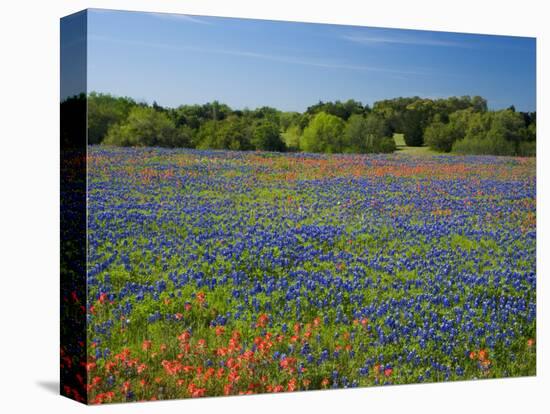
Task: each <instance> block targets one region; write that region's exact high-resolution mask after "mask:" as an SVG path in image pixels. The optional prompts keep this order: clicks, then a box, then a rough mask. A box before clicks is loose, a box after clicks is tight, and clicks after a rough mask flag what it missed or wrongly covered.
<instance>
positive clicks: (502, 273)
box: [67, 147, 536, 404]
mask: <svg viewBox="0 0 550 414" xmlns="http://www.w3.org/2000/svg"><path fill="white" fill-rule="evenodd" d="M88 165H89V169H88V203H89V204H88V263H87V283H88V297H87V303H85V305H86V306H85V308H83V309H84V311H85V312H86V316H87V321H88V324H87V327H88V332H87V338H88V346H87V349H88V358H87V361H86V367H85V368H86V372H87V380H86V383H87V386H86V388H87V392H88V396H89V401H91V402H93V403H98V404H100V403H107V402H117V401H142V400H155V399H169V398H184V397H202V396H215V395H238V394H251V393H264V392H283V391H285V392H288V391H298V390H311V389H326V388H342V387H357V386H369V385H383V384H404V383H415V382H428V381H448V380H464V379H473V378H495V377H507V376H524V375H532V374H534V373H535V361H536V355H535V352H536V349H535V348H536V344H535V340H534V336H535V324H536V296H535V292H536V275H535V250H536V249H535V242H536V237H535V236H536V233H535V223H536V219H535V213H536V206H535V204H536V203H535V162H534V160H532V159H522V158H506V157H458V156H434V157H414V156H402V155H398V154H397V155H383V156H382V155H371V156H364V155H314V154H303V153H300V154H271V153H258V152H249V153H246V152H230V151H198V150H183V149H174V150H169V149H158V148H140V149H131V148H124V149H122V148H116V149H115V148H103V147H102V148H99V147H90V148H89V155H88ZM67 300H74V299H72V298H67ZM83 303H84V302H83Z"/></svg>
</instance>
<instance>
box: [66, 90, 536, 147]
mask: <svg viewBox="0 0 550 414" xmlns="http://www.w3.org/2000/svg"><path fill="white" fill-rule="evenodd" d="M83 104H84V105H85V104H86V97H85V95H82V96H81V97H72V98H69V99H67V100H66V101H64V102H63V103H62V104H61V116H62V117H63V119H65V120H67V119H69V120H70V119H71V117H72V116H73V115H71V114H72V113H73V112H75V111H76V108H77V107H80V106H82V105H83ZM87 108H88V118H87V121H88V143H89V144H92V145H94V144H101V143H104V144H109V145H121V146H163V147H189V148H201V149H208V148H212V149H232V150H263V151H287V150H288V151H299V150H303V151H308V152H330V153H337V152H349V153H378V152H392V151H394V150H395V142H394V140H393V138H392V136H393V134H394V133H402V134H403V135H404V139H405V143H406V144H407V145H408V146H423V145H428V146H429V147H431V148H432V149H434V150H436V151H440V152H450V151H455V152H460V153H465V154H500V155H523V156H532V155H534V154H535V152H536V112H518V111H516V109H515V108H514V107H513V106H511V107H510V108H508V109H507V110H502V111H488V109H487V101H486V100H485V99H483V98H481V97H479V96H472V97H470V96H462V97H449V98H445V99H427V98H420V97H418V96H414V97H409V98H403V97H400V98H395V99H387V100H383V101H378V102H375V103H374V105H373V107H372V109H371V108H370V107H369V106H368V105H363V104H362V103H361V102H358V101H355V100H353V99H350V100H347V101H345V102H342V101H334V102H319V103H317V104H315V105H312V106H310V107H309V108H308V109H307V110H306V111H305V112H304V113H299V112H282V111H279V110H277V109H275V108H272V107H268V106H263V107H260V108H256V109H247V108H245V109H241V110H234V109H232V108H230V107H229V106H228V105H225V104H222V103H220V102H217V101H214V102H209V103H206V104H202V105H181V106H179V107H177V108H169V107H163V106H161V105H160V104H158V103H157V102H153V104H152V105H147V104H145V103H138V102H136V101H134V100H133V99H131V98H125V97H115V96H112V95H109V94H102V93H96V92H92V93H90V95H89V96H88V98H87ZM77 112H78V113H82V111H77ZM65 124H66V125H69V126H70V122H65ZM80 124H82V123H80ZM63 133H64V134H65V135H66V136H64V137H62V139H64V140H68V139H70V135H71V128H65V131H63ZM75 133H76V132H75Z"/></svg>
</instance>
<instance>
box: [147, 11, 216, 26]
mask: <svg viewBox="0 0 550 414" xmlns="http://www.w3.org/2000/svg"><path fill="white" fill-rule="evenodd" d="M147 14H148V15H149V16H152V17H156V18H157V19H163V20H175V21H179V22H182V21H183V22H189V23H197V24H212V22H211V21H207V20H204V19H200V18H198V17H195V16H190V15H187V14H172V13H147Z"/></svg>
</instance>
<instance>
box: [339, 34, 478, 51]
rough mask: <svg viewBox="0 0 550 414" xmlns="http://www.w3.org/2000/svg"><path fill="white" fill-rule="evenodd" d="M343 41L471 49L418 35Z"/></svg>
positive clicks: (356, 36)
mask: <svg viewBox="0 0 550 414" xmlns="http://www.w3.org/2000/svg"><path fill="white" fill-rule="evenodd" d="M341 38H342V39H344V40H348V41H350V42H354V43H358V44H362V45H379V44H397V45H414V46H440V47H461V48H470V47H471V45H470V44H468V43H465V42H452V41H448V40H443V39H434V38H427V37H424V36H418V35H363V34H350V35H344V36H341Z"/></svg>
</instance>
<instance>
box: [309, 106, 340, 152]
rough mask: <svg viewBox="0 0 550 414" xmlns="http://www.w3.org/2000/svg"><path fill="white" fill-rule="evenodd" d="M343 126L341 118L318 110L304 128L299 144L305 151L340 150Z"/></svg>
mask: <svg viewBox="0 0 550 414" xmlns="http://www.w3.org/2000/svg"><path fill="white" fill-rule="evenodd" d="M344 127H345V124H344V121H343V120H342V119H341V118H339V117H337V116H334V115H330V114H327V113H325V112H319V113H318V114H317V115H315V116H314V117H313V119H312V120H311V121H310V123H309V125H308V126H307V128H306V129H305V130H304V133H303V135H302V139H301V141H300V146H301V148H302V149H303V150H304V151H307V152H327V153H334V152H342V149H343V132H344Z"/></svg>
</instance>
